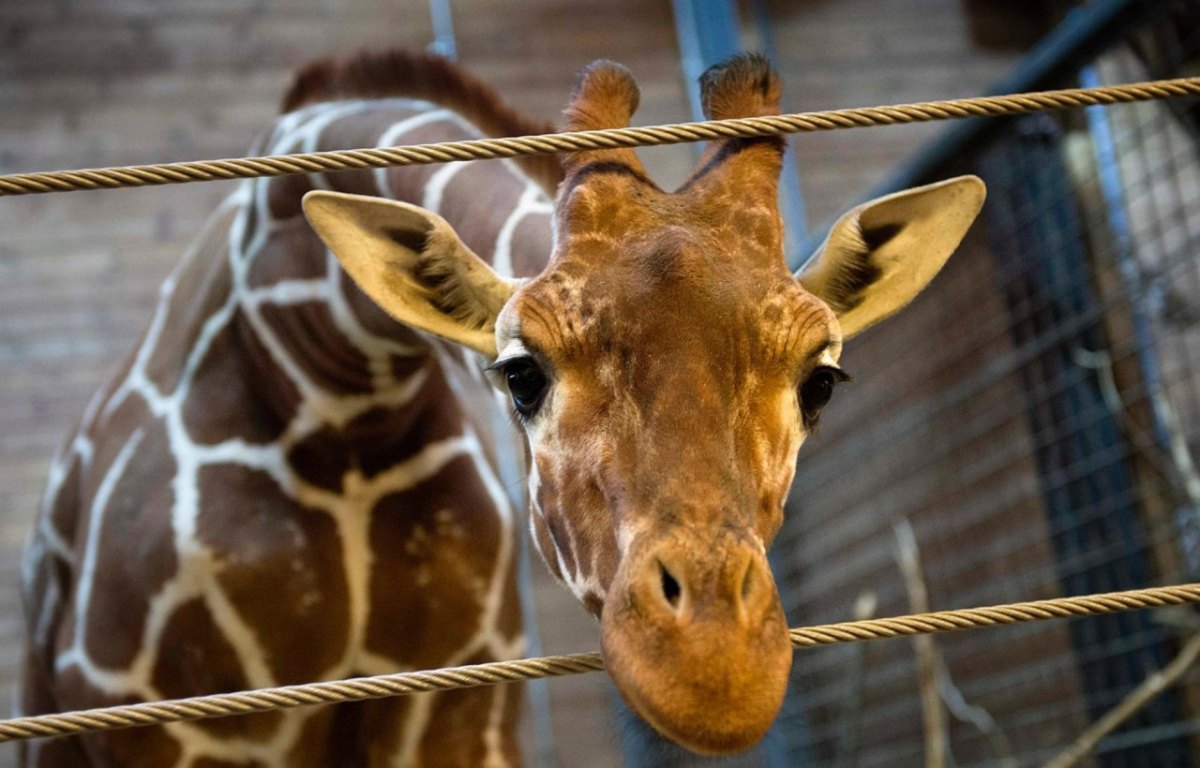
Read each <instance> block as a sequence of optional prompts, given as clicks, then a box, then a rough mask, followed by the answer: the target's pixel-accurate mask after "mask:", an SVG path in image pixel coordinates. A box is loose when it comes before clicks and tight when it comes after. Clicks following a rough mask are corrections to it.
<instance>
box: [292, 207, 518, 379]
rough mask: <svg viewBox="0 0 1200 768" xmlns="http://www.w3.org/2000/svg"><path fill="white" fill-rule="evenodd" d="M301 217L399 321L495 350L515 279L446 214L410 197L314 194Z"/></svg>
mask: <svg viewBox="0 0 1200 768" xmlns="http://www.w3.org/2000/svg"><path fill="white" fill-rule="evenodd" d="M304 215H305V216H307V217H308V221H309V223H310V224H312V227H313V229H315V230H316V232H317V234H318V235H320V236H321V239H322V240H324V241H325V245H327V246H329V250H331V251H333V254H334V256H336V257H337V259H338V261H340V262H341V264H342V267H343V268H345V270H346V271H347V272H348V273H349V274H350V276H351V277H353V278H354V281H355V282H356V283H358V286H359V287H360V288H362V290H363V291H364V292H365V293H366V294H367V295H368V296H370V297H371V298H372V299H374V300H375V303H377V304H378V305H379V306H380V307H381V308H382V309H383V310H384V311H386V312H387V313H388V314H390V315H391V316H392V317H394V318H396V319H397V320H399V321H400V322H402V323H404V324H406V325H409V326H412V327H413V328H416V329H418V330H422V331H428V332H429V333H433V334H436V335H438V336H441V337H443V338H445V339H449V340H450V341H454V342H457V343H459V344H462V345H464V346H467V347H470V348H471V349H473V350H475V351H476V352H480V353H482V354H484V355H487V356H488V357H495V356H496V339H495V336H494V328H495V324H496V315H498V314H499V313H500V310H501V309H502V308H503V307H504V304H505V302H507V301H508V299H509V297H510V296H511V295H512V292H513V290H514V288H515V284H514V283H512V282H510V281H508V280H505V279H504V278H502V277H500V276H499V275H497V274H496V273H495V272H493V271H492V269H491V267H489V266H488V265H487V263H485V262H484V261H483V259H481V258H479V257H478V256H476V255H475V254H474V253H473V252H472V251H471V249H470V248H468V247H467V246H466V245H465V244H463V242H462V240H460V239H459V238H458V235H457V234H455V232H454V230H453V229H452V228H451V227H450V225H449V224H448V223H446V220H445V219H443V218H442V217H441V216H438V215H437V214H436V213H431V212H429V211H427V210H425V209H424V208H419V207H417V206H415V205H409V204H408V203H401V202H397V201H395V200H385V199H383V198H379V197H365V196H362V195H350V194H345V193H342V192H325V191H315V192H309V193H308V194H307V195H305V196H304Z"/></svg>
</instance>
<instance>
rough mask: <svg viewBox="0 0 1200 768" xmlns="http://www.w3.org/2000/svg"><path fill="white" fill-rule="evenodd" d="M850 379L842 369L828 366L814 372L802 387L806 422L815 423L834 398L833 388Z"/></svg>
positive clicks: (801, 399) (801, 397)
mask: <svg viewBox="0 0 1200 768" xmlns="http://www.w3.org/2000/svg"><path fill="white" fill-rule="evenodd" d="M849 378H850V377H849V376H847V375H846V374H845V373H844V372H842V370H841V369H839V368H833V367H831V366H828V365H823V366H821V367H820V368H818V369H816V370H815V371H813V372H812V374H811V375H810V376H809V377H808V379H807V380H805V382H804V383H803V384H801V385H800V407H801V408H802V409H803V410H804V420H805V421H806V422H808V423H810V424H811V423H813V422H815V421H816V420H817V415H818V414H820V412H821V409H822V408H824V407H825V404H826V403H828V402H829V398H831V397H833V388H834V387H835V386H837V384H838V382H840V381H846V380H847V379H849Z"/></svg>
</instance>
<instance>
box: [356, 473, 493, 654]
mask: <svg viewBox="0 0 1200 768" xmlns="http://www.w3.org/2000/svg"><path fill="white" fill-rule="evenodd" d="M500 535H501V531H500V526H499V523H498V521H497V519H496V514H495V512H494V507H493V505H492V500H491V497H490V496H488V493H487V490H486V488H485V487H484V485H483V482H482V481H481V480H480V479H479V476H478V475H477V474H476V471H475V466H474V464H473V462H472V461H471V459H470V457H468V456H461V457H458V458H456V459H454V460H452V461H450V462H448V463H447V464H446V465H445V466H444V467H443V468H442V470H441V471H440V472H438V473H437V474H436V475H434V476H433V477H430V478H428V479H426V480H424V481H423V482H421V483H419V484H418V485H417V486H415V487H414V488H412V489H410V490H408V491H404V492H402V493H395V494H391V495H389V496H387V497H385V498H384V499H383V500H382V501H380V502H379V504H378V505H377V506H376V507H375V509H374V511H373V512H372V515H371V549H372V550H373V551H374V552H375V557H376V562H375V567H374V569H373V570H372V572H371V603H372V605H373V606H374V610H373V611H372V613H371V621H370V624H369V625H368V627H367V640H366V642H367V647H368V648H369V649H370V650H371V651H373V652H375V653H381V654H385V655H387V656H389V657H391V658H393V659H396V661H398V662H400V663H402V664H408V665H410V666H412V667H414V668H416V669H426V668H429V667H433V666H436V665H438V664H441V663H443V662H444V661H445V659H446V657H447V656H448V655H449V654H450V653H451V652H453V650H454V649H456V648H458V647H460V646H461V645H462V644H463V642H464V641H465V640H466V639H467V638H470V637H471V636H472V635H473V634H474V633H475V630H476V627H477V625H478V622H479V616H480V611H481V607H482V604H483V600H484V598H485V594H486V590H487V587H488V582H489V581H490V579H491V576H492V571H493V568H494V567H495V558H496V555H497V551H498V549H499V546H500Z"/></svg>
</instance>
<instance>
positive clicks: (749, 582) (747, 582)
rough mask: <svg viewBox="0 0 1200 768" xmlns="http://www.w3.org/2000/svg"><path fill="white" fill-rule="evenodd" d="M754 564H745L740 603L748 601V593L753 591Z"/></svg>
mask: <svg viewBox="0 0 1200 768" xmlns="http://www.w3.org/2000/svg"><path fill="white" fill-rule="evenodd" d="M754 579H755V576H754V563H753V562H750V563H747V564H746V575H745V576H743V577H742V602H743V603H745V602H748V601H749V600H750V593H751V592H753V591H754Z"/></svg>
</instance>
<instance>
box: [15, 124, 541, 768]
mask: <svg viewBox="0 0 1200 768" xmlns="http://www.w3.org/2000/svg"><path fill="white" fill-rule="evenodd" d="M473 137H474V135H473V132H472V129H471V128H470V126H469V125H467V124H466V123H465V122H464V121H463V120H462V118H460V117H457V116H455V115H454V114H453V113H451V112H448V111H446V110H442V109H440V108H437V107H434V106H432V105H429V104H426V103H415V102H410V101H404V100H385V101H373V102H345V103H336V104H318V105H313V106H310V107H308V108H305V109H303V110H301V111H300V112H297V113H294V114H290V115H285V116H284V117H282V118H280V119H279V121H278V123H277V125H276V127H275V129H274V130H273V131H272V132H271V133H270V134H269V135H268V136H267V137H266V138H265V139H264V140H263V141H262V142H261V144H260V146H259V147H258V151H260V152H271V153H282V152H296V151H314V150H323V149H334V148H340V147H348V146H371V145H383V144H400V143H417V142H422V141H436V140H453V139H461V138H473ZM316 188H337V189H345V190H347V191H359V192H365V193H370V194H382V195H386V196H389V197H395V198H399V199H404V200H408V201H411V202H414V203H417V204H422V205H426V206H428V207H430V208H432V209H434V210H437V211H439V212H440V213H441V214H442V215H443V216H444V217H446V218H447V219H448V220H450V221H451V222H452V223H453V224H454V226H455V227H456V229H458V230H459V231H461V232H464V233H466V235H467V237H468V238H469V240H468V242H469V243H470V244H471V246H472V247H473V248H474V249H475V250H476V252H477V253H478V254H479V255H480V256H481V257H482V258H484V259H486V260H488V261H490V262H492V263H493V264H495V265H496V268H497V269H499V270H501V271H504V272H507V273H509V274H516V275H520V274H529V273H531V272H536V271H537V269H538V268H539V264H538V263H537V262H538V261H539V260H540V259H541V258H542V257H543V256H544V255H545V254H548V253H549V252H550V239H551V234H550V223H549V215H548V214H549V212H550V206H549V204H548V203H547V202H546V201H545V199H544V197H543V196H542V194H541V191H540V189H539V188H538V187H537V186H536V185H535V184H533V183H532V182H531V181H529V180H528V179H526V178H525V177H524V176H522V175H521V174H520V172H519V171H518V170H517V169H516V167H515V166H513V165H511V164H507V163H490V164H471V165H457V166H441V167H431V168H409V169H393V170H387V171H377V172H359V173H349V174H342V175H330V176H324V175H312V176H294V177H284V178H279V179H271V180H256V181H251V182H246V183H244V184H243V185H242V186H240V187H239V189H238V190H237V191H236V192H235V193H234V194H233V195H232V196H231V197H230V199H229V200H228V201H227V202H226V205H225V206H223V208H222V211H221V212H220V214H219V215H218V217H217V218H215V219H214V223H213V224H212V225H211V227H210V229H209V231H208V233H207V234H206V235H205V236H204V237H203V238H202V239H201V240H200V242H199V244H198V245H197V246H196V247H195V248H194V249H193V251H192V253H191V254H190V255H189V256H188V257H186V258H185V259H184V261H183V263H182V264H181V265H180V267H179V269H178V270H177V271H176V273H175V275H173V276H172V278H170V279H169V280H168V281H167V283H166V284H165V285H164V287H163V291H162V299H161V301H160V305H159V307H158V309H157V310H156V314H155V318H154V320H153V321H152V323H151V326H150V329H149V330H148V332H147V334H146V336H145V338H144V339H143V341H142V342H141V344H140V346H139V348H138V350H136V351H135V353H134V354H133V355H132V356H131V358H130V360H129V362H128V363H127V365H126V367H125V369H124V370H123V371H122V372H121V374H120V375H119V377H118V380H117V381H116V383H115V384H114V386H113V387H112V388H111V389H109V390H108V391H106V392H104V393H102V395H101V396H100V398H99V399H98V400H97V402H96V406H95V407H94V408H93V409H91V411H90V414H89V416H88V417H87V418H85V421H84V423H83V424H82V425H81V428H80V433H79V435H78V437H77V438H76V439H75V440H74V442H73V443H72V444H71V446H70V447H69V449H68V450H67V451H66V453H65V454H64V455H63V457H62V459H61V462H60V465H59V467H58V468H57V469H56V470H55V472H54V473H53V475H52V484H51V488H50V489H49V490H48V492H47V502H46V506H45V510H44V512H43V519H42V524H41V528H39V534H38V535H37V536H36V537H35V539H34V541H33V543H32V544H31V547H30V549H29V550H28V554H27V564H28V568H27V575H26V579H25V581H26V593H27V595H28V601H29V604H30V605H31V606H32V607H33V610H34V611H35V612H36V613H38V614H40V617H41V618H40V619H39V622H38V624H39V626H40V627H41V628H40V629H38V630H36V644H37V646H38V647H39V648H40V649H41V651H39V652H40V653H42V654H44V657H45V661H44V662H43V663H44V665H45V667H46V668H47V669H48V670H50V672H49V673H48V674H50V675H51V676H52V677H53V679H55V680H56V681H58V682H57V683H56V688H55V690H54V691H53V694H52V695H54V696H55V697H56V698H57V699H58V700H57V702H56V703H55V706H56V707H62V708H67V709H82V708H87V707H89V706H97V705H102V704H105V703H109V702H111V701H115V700H117V699H124V698H128V697H134V698H138V699H142V700H156V699H163V698H174V697H179V696H186V695H194V694H199V693H206V692H216V691H217V690H232V689H239V688H248V687H263V686H270V685H276V684H281V683H288V682H301V681H303V680H306V679H307V680H311V679H330V678H336V677H344V676H348V675H356V674H374V673H382V672H388V671H395V670H396V669H403V668H430V667H439V666H452V665H455V664H461V663H467V662H470V661H478V660H488V659H496V658H513V657H515V656H517V655H519V653H520V651H521V648H522V644H523V638H522V635H521V630H520V622H519V611H518V608H517V600H516V595H515V582H514V580H513V572H514V562H513V552H514V531H513V524H512V515H511V511H510V505H509V502H508V499H507V498H506V497H505V492H504V485H503V483H502V482H501V481H500V479H499V477H498V476H497V470H496V467H497V465H498V463H499V462H500V461H501V459H502V458H503V455H504V454H506V453H515V451H511V449H508V448H501V449H496V448H495V446H496V445H497V439H498V435H499V434H500V430H501V429H503V428H504V426H505V425H503V424H500V423H498V419H497V417H496V414H495V411H494V409H490V408H489V407H488V401H489V399H490V398H489V396H488V394H487V392H488V391H489V390H488V389H487V388H486V385H485V384H484V383H483V381H482V378H481V376H480V375H479V366H478V363H477V361H474V360H468V359H466V358H464V357H463V356H462V355H461V354H460V353H457V352H450V351H449V350H448V348H446V347H444V346H443V345H441V344H440V343H438V342H434V341H433V340H431V339H428V338H425V337H423V336H421V335H419V334H417V333H415V332H413V331H412V330H410V329H408V328H406V327H404V326H401V325H400V324H398V323H396V322H394V321H393V320H391V319H390V318H388V317H387V316H386V315H384V314H383V313H382V312H381V311H380V310H378V309H377V308H376V307H375V306H374V305H373V304H372V303H371V302H370V301H369V300H368V299H367V298H366V297H365V296H364V295H363V294H362V293H361V292H360V291H359V290H358V289H357V288H356V287H355V286H354V285H353V284H352V283H351V282H350V281H349V280H348V279H347V278H346V276H345V275H344V274H343V273H342V271H341V270H340V268H339V267H337V266H336V262H335V261H334V260H333V259H332V258H331V257H330V256H329V255H328V254H327V253H326V251H325V249H324V247H323V246H322V245H321V244H320V241H319V240H318V238H317V236H316V235H315V234H314V233H313V232H312V231H311V229H310V228H309V227H308V225H307V223H306V221H305V220H304V218H303V216H302V215H301V213H300V198H301V197H302V195H303V194H304V192H306V191H307V190H309V189H316ZM508 439H511V437H508ZM154 489H163V490H154ZM135 524H136V525H139V526H142V531H143V533H144V536H140V537H132V538H131V537H129V536H128V535H127V534H124V533H123V532H124V531H125V530H126V529H127V528H128V526H132V525H135ZM148 526H149V527H148ZM56 563H57V565H56ZM445 564H450V567H449V568H443V565H445ZM138 569H141V570H140V571H139V570H138ZM126 572H129V573H138V576H137V578H136V580H134V581H130V582H129V583H125V582H121V581H120V580H119V579H120V578H122V577H121V576H119V574H122V573H126ZM62 573H70V574H72V576H71V579H72V580H71V581H69V582H66V581H64V582H60V581H58V579H60V578H61V575H60V574H62ZM113 574H118V576H114V575H113ZM114 579H116V581H114ZM264 589H265V590H267V591H268V592H269V594H270V595H271V597H270V602H272V603H274V604H275V605H272V606H264V605H263V594H264V592H263V590H264ZM431 611H432V613H430V612H431ZM97 617H99V619H100V620H99V621H98V620H97ZM108 617H112V618H111V619H110V618H108ZM430 617H434V618H430ZM105 622H107V623H105ZM114 622H116V623H114ZM423 622H426V623H428V624H429V626H430V627H436V628H437V630H438V631H437V632H433V631H426V632H413V631H397V628H401V629H402V628H405V627H412V626H422V623H423ZM60 627H68V629H67V630H60V629H59V628H60ZM312 627H321V628H322V630H321V631H320V633H318V634H317V635H316V636H313V633H312V630H311V628H312ZM181 638H190V639H189V640H188V642H190V643H191V644H192V645H191V646H190V647H192V648H195V649H200V648H203V651H201V650H196V653H201V652H203V653H204V654H208V653H212V654H213V658H218V657H219V658H222V659H226V660H227V661H226V662H223V665H218V666H212V665H211V664H209V665H208V666H206V667H205V669H206V670H208V671H207V672H206V674H208V675H209V677H208V678H205V679H203V680H201V681H200V682H195V680H193V679H192V678H189V677H188V675H187V674H185V673H184V672H183V670H181V669H177V666H178V665H177V664H176V662H179V663H182V661H180V659H181V657H180V656H179V655H178V651H177V646H178V643H179V642H180V639H181ZM206 658H207V657H206ZM189 686H190V687H189ZM496 690H497V691H498V692H497V693H494V694H493V695H491V698H489V699H488V700H487V701H488V702H489V703H488V704H487V708H486V709H485V711H483V712H480V713H479V714H480V715H481V716H482V721H481V722H482V723H483V725H481V726H480V728H481V731H482V733H483V734H484V735H483V737H482V741H481V742H480V743H481V744H482V746H479V745H477V746H476V747H472V749H476V748H478V749H483V750H485V751H486V753H487V754H488V755H490V757H489V758H488V759H489V760H493V759H495V760H500V758H499V757H498V755H499V754H500V753H499V750H500V749H501V747H500V746H499V745H500V744H501V737H500V735H499V734H500V732H501V729H502V728H506V727H507V726H506V725H505V723H507V722H508V718H509V717H510V716H511V712H512V707H513V703H512V702H511V701H509V699H510V698H511V696H510V695H509V694H505V693H503V692H502V689H496ZM433 705H434V704H433V703H432V700H426V699H421V700H419V701H416V700H415V701H413V702H411V703H405V704H403V705H398V707H399V708H398V709H397V710H396V711H395V712H392V711H391V710H386V711H387V712H389V714H388V715H387V718H395V722H394V724H393V725H391V726H388V727H387V728H385V729H384V730H383V732H382V733H381V734H376V735H374V736H373V737H372V738H373V740H369V742H370V743H371V744H373V745H374V746H372V747H371V748H372V749H375V748H379V749H382V750H385V751H387V752H388V753H390V754H393V755H395V756H396V763H397V764H408V763H409V762H410V761H411V760H412V759H415V758H414V756H415V755H416V754H417V753H416V750H418V749H424V748H425V747H424V746H422V745H424V744H426V743H427V742H428V740H429V738H430V737H429V731H428V729H427V726H428V723H429V721H430V718H431V717H432V716H433V714H432V710H431V707H432V706H433ZM39 706H40V705H39ZM328 717H332V716H324V715H317V716H314V715H311V714H309V713H289V714H286V715H282V716H280V717H277V718H265V719H261V720H258V721H254V720H250V721H246V723H247V724H246V725H244V726H238V727H239V728H243V727H244V730H236V729H234V730H229V728H233V726H228V728H227V729H226V730H222V728H226V726H222V725H220V724H219V723H217V724H214V725H212V726H211V727H210V726H209V725H204V724H201V725H197V726H188V727H186V728H183V729H180V732H179V738H178V739H177V740H176V739H174V738H170V739H168V738H167V737H166V736H163V737H162V738H161V739H159V740H158V741H156V742H155V744H156V746H155V747H154V748H155V749H159V748H161V750H162V752H161V754H162V755H163V756H164V757H163V758H162V759H161V760H160V761H159V762H160V763H161V764H178V765H187V764H191V763H190V762H189V761H190V760H192V759H193V758H195V759H198V758H199V757H202V756H206V757H221V758H229V759H232V757H233V756H234V755H238V754H242V755H246V754H250V755H255V756H260V757H261V758H262V762H263V764H264V765H284V764H289V765H291V764H295V765H299V764H302V763H300V762H296V760H297V759H298V758H297V753H294V752H292V750H293V749H300V746H298V745H300V744H302V742H303V741H304V740H305V739H307V738H311V737H310V736H306V735H305V734H311V733H318V732H321V729H322V728H329V727H333V728H335V729H336V728H337V727H339V726H338V725H337V721H332V722H333V723H334V724H333V725H332V726H330V725H329V723H330V722H331V721H330V720H329V719H328ZM389 722H391V721H390V720H389ZM322 723H324V725H322ZM156 738H157V737H156ZM330 738H332V739H334V741H336V738H335V737H330ZM351 738H353V739H361V738H363V737H362V736H361V734H359V735H356V736H353V737H351ZM118 742H119V740H118ZM118 742H114V743H118ZM121 743H123V742H121ZM331 743H333V742H331ZM357 743H359V744H365V743H368V742H363V741H359V742H357ZM379 745H382V746H379ZM120 748H121V747H120V746H117V747H114V749H115V750H117V752H114V754H120V752H119V750H120ZM129 748H130V749H132V750H134V752H131V753H130V754H131V755H132V754H135V753H136V749H137V747H136V746H134V745H133V743H132V742H130V747H129ZM364 748H365V747H364ZM166 756H170V757H166ZM128 759H129V760H132V757H130V758H128ZM501 762H502V761H501ZM131 764H132V763H131Z"/></svg>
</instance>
